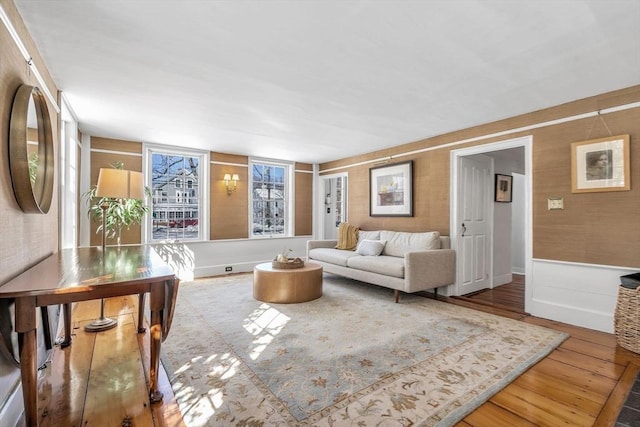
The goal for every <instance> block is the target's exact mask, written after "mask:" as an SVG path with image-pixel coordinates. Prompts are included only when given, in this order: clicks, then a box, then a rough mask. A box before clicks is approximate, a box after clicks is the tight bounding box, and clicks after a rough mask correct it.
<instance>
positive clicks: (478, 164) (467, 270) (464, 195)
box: [457, 155, 493, 295]
mask: <svg viewBox="0 0 640 427" xmlns="http://www.w3.org/2000/svg"><path fill="white" fill-rule="evenodd" d="M458 173H459V180H458V184H459V185H458V213H457V218H458V227H459V228H458V230H459V234H460V239H459V244H458V254H457V256H458V275H459V276H458V277H459V278H460V280H459V282H458V283H459V286H460V287H459V292H458V295H465V294H468V293H471V292H476V291H479V290H481V289H486V288H489V287H490V284H491V277H490V276H491V262H492V261H491V224H490V218H491V216H490V213H491V212H490V203H491V190H492V188H493V183H492V180H491V177H492V160H491V158H489V157H487V156H483V155H475V156H472V157H461V158H460V168H459V169H458Z"/></svg>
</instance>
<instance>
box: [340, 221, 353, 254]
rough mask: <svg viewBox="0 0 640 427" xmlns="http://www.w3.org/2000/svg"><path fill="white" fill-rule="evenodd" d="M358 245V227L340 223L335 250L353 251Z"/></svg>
mask: <svg viewBox="0 0 640 427" xmlns="http://www.w3.org/2000/svg"><path fill="white" fill-rule="evenodd" d="M357 244H358V227H356V226H355V225H351V224H349V223H346V222H341V223H340V225H339V226H338V244H337V245H336V249H347V250H350V251H353V250H354V249H355V248H356V245H357Z"/></svg>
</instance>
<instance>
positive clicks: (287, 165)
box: [247, 157, 295, 239]
mask: <svg viewBox="0 0 640 427" xmlns="http://www.w3.org/2000/svg"><path fill="white" fill-rule="evenodd" d="M255 164H260V165H268V166H275V167H283V168H284V169H285V173H284V177H285V183H284V212H285V221H284V234H269V235H264V234H261V235H254V234H253V167H254V165H255ZM248 172H249V173H248V177H249V182H248V185H247V187H248V194H247V197H248V204H249V218H248V224H247V226H248V236H249V239H282V238H290V237H293V234H294V230H295V223H294V209H293V208H294V206H295V200H293V198H294V195H295V191H294V174H295V163H294V162H289V161H286V160H276V159H269V158H263V157H249V171H248Z"/></svg>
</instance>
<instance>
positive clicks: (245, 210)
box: [209, 152, 249, 240]
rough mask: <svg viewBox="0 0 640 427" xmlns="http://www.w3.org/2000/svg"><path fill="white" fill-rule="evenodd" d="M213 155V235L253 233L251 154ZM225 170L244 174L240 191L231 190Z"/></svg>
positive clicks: (228, 236)
mask: <svg viewBox="0 0 640 427" xmlns="http://www.w3.org/2000/svg"><path fill="white" fill-rule="evenodd" d="M210 157H211V172H210V180H211V183H210V184H211V185H210V187H209V188H210V189H211V194H210V199H209V200H210V203H211V206H210V212H211V213H210V218H211V226H210V228H209V230H210V231H209V235H210V239H211V240H221V239H246V238H248V237H249V224H248V221H249V196H248V194H249V193H248V191H249V187H248V182H249V168H248V165H249V158H248V157H247V156H238V155H234V154H224V153H213V152H212V153H211V154H210ZM216 162H220V163H229V164H219V163H216ZM236 165H245V166H236ZM225 173H228V174H230V175H233V174H234V173H237V174H238V177H239V178H240V180H239V181H238V186H237V189H236V191H235V192H233V193H231V194H227V189H226V187H225V185H224V181H223V179H222V178H224V174H225Z"/></svg>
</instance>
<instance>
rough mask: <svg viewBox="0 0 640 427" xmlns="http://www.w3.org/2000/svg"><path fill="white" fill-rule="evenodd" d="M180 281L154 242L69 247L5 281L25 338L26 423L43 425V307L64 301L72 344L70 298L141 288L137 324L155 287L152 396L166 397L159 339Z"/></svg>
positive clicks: (4, 292) (0, 293)
mask: <svg viewBox="0 0 640 427" xmlns="http://www.w3.org/2000/svg"><path fill="white" fill-rule="evenodd" d="M178 284H179V281H178V279H177V278H176V277H175V275H174V273H173V270H172V269H171V268H170V267H169V266H168V265H167V264H166V263H165V262H164V261H163V260H162V259H161V258H160V256H159V255H158V254H157V253H156V252H155V251H154V250H153V248H151V247H149V246H121V247H107V249H106V251H104V252H103V251H102V249H101V248H94V247H91V248H78V249H64V250H62V251H60V252H58V253H55V254H53V255H51V256H49V257H48V258H46V259H44V260H43V261H41V262H40V263H38V264H37V265H35V266H34V267H32V268H30V269H29V270H27V271H25V272H24V273H22V274H21V275H20V276H18V277H16V278H15V279H13V280H11V281H9V282H7V283H6V284H4V285H2V286H0V298H15V329H16V332H17V333H18V336H19V342H20V361H19V362H20V374H21V378H22V394H23V398H24V408H25V421H26V424H27V426H37V425H38V400H37V392H38V390H37V387H38V384H37V354H36V352H37V349H36V346H37V343H36V339H37V333H36V332H37V331H36V326H37V320H36V319H37V318H36V310H37V308H38V307H44V306H48V305H57V304H62V305H63V306H64V328H65V339H64V342H63V343H62V345H69V344H71V303H73V302H77V301H86V300H92V299H101V298H109V297H118V296H123V295H132V294H138V295H139V299H140V306H139V313H138V330H139V331H140V330H142V331H144V329H143V328H142V325H143V320H144V295H145V293H146V292H149V293H150V303H149V306H150V310H151V319H150V325H151V326H150V341H151V343H150V344H151V363H150V365H149V366H150V369H149V370H150V372H149V399H150V401H151V402H159V401H161V400H162V393H160V391H159V390H158V369H159V367H160V345H161V342H162V341H163V340H164V338H165V337H166V336H167V334H168V333H169V329H170V328H171V320H172V318H173V308H174V306H175V301H176V297H177V293H178Z"/></svg>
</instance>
